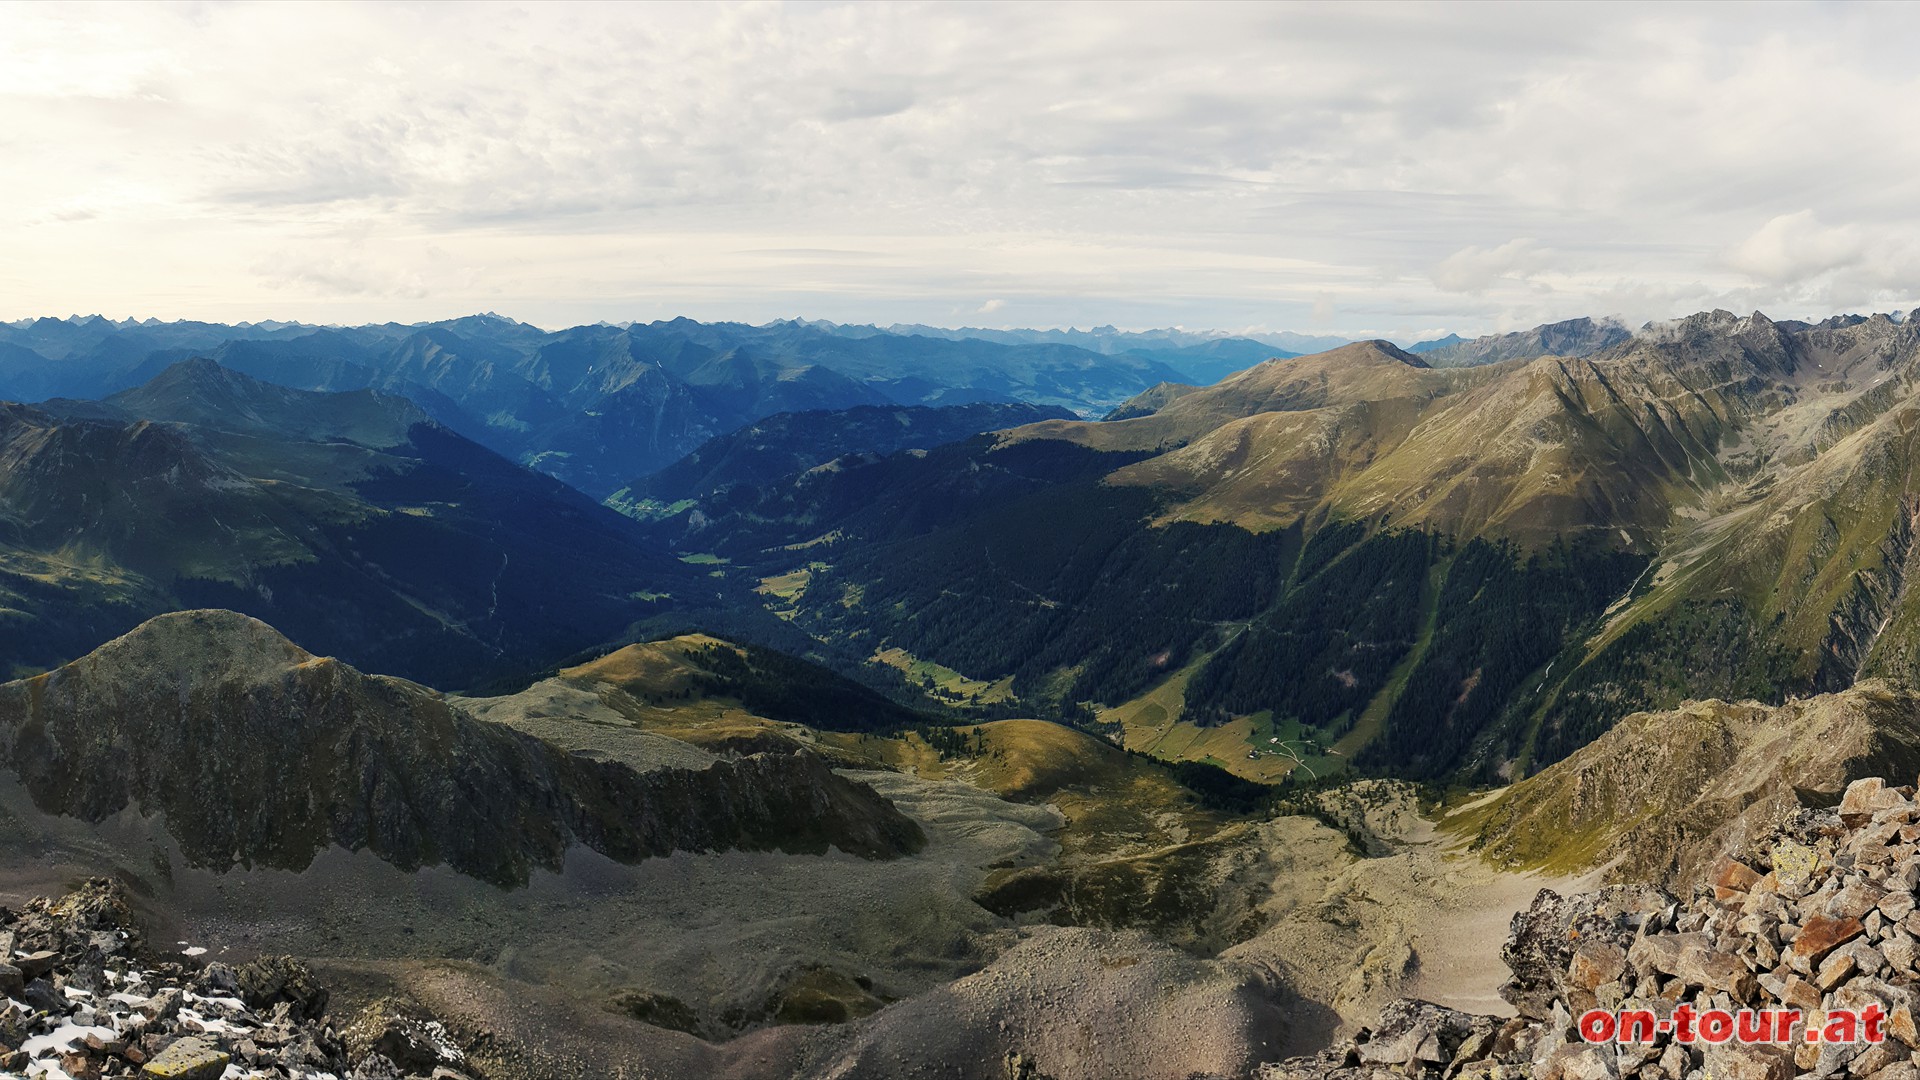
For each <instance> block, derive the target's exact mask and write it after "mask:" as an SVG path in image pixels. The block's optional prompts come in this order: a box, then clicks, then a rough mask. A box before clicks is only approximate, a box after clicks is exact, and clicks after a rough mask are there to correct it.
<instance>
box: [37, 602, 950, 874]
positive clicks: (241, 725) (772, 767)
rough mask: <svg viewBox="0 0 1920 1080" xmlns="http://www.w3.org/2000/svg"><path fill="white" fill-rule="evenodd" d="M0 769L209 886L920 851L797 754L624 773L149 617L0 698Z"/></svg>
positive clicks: (243, 634) (46, 807)
mask: <svg viewBox="0 0 1920 1080" xmlns="http://www.w3.org/2000/svg"><path fill="white" fill-rule="evenodd" d="M0 767H4V768H5V769H6V770H8V771H10V772H12V773H13V774H15V775H16V776H17V777H18V778H19V780H20V781H21V783H22V784H23V785H24V786H25V788H26V790H27V792H28V793H29V794H30V796H31V797H32V799H33V802H34V804H35V806H36V807H38V808H39V809H40V810H42V811H44V812H48V813H54V814H62V815H67V816H71V817H77V818H81V819H84V820H87V821H91V822H98V821H101V820H104V819H105V818H108V817H110V816H112V815H115V814H118V813H121V812H123V811H126V810H128V809H133V810H137V811H139V812H141V813H144V814H154V813H158V814H161V815H164V817H165V821H166V826H167V829H168V831H169V833H170V834H171V835H172V837H173V838H174V840H175V841H176V842H177V843H178V845H179V847H180V850H181V851H182V852H183V853H184V855H185V856H186V858H187V859H188V860H190V861H191V862H193V863H195V864H197V865H203V866H208V867H211V868H214V869H217V870H218V869H226V868H229V867H232V866H234V865H237V864H239V865H261V866H270V867H278V868H285V869H296V870H297V869H302V868H304V867H306V866H307V865H308V864H309V863H310V862H311V861H312V859H313V858H314V856H315V855H316V854H318V853H319V852H320V851H321V850H322V849H324V848H326V847H329V846H331V845H338V846H341V847H344V848H348V849H351V850H361V849H365V850H368V851H371V852H373V853H374V854H376V855H378V856H380V857H381V858H382V859H385V860H386V861H388V862H390V863H393V864H394V865H396V866H399V867H401V868H403V869H415V868H418V867H421V866H426V865H431V864H436V863H445V864H447V865H449V866H451V867H453V868H454V869H456V870H459V871H461V872H463V873H466V874H470V875H472V876H475V877H478V878H482V879H484V880H487V881H491V882H494V883H496V884H502V885H511V884H516V883H523V882H525V881H526V880H527V877H528V875H529V874H530V873H531V872H532V870H533V869H534V868H536V867H544V868H548V869H557V868H558V867H559V866H560V863H561V861H562V859H563V857H564V855H565V853H566V851H567V849H568V848H569V847H570V846H571V845H573V844H585V845H587V846H588V847H590V848H592V849H594V850H595V851H598V852H601V853H602V854H605V855H607V856H609V857H612V858H614V859H617V860H621V861H628V862H631V861H636V860H639V859H643V858H647V857H649V856H657V855H665V854H667V853H669V852H673V851H715V850H723V849H728V848H743V849H751V850H782V851H788V852H824V851H826V850H827V849H828V848H829V847H837V848H839V849H841V850H843V851H847V852H850V853H853V854H856V855H861V856H864V857H867V858H890V857H894V856H899V855H902V854H906V853H909V852H911V851H914V850H917V849H918V848H919V846H920V845H921V843H922V842H923V838H922V835H921V832H920V829H919V827H918V826H917V825H916V824H914V823H913V821H911V820H910V819H908V818H907V817H905V816H904V815H902V814H901V813H900V812H899V811H898V810H897V809H895V808H894V806H893V805H892V804H891V803H890V802H888V801H887V800H886V799H885V798H883V797H881V796H880V795H879V794H877V793H876V792H874V791H873V790H872V789H871V788H870V787H868V786H866V785H864V784H861V783H857V782H855V781H851V780H847V779H845V778H843V777H841V776H839V775H837V774H836V773H834V772H833V771H832V770H831V769H830V768H829V767H828V766H827V764H826V763H825V762H824V761H822V760H821V759H820V758H818V757H816V756H814V755H812V754H809V753H792V754H757V755H752V756H748V757H743V758H737V759H731V760H721V761H718V762H716V763H714V764H713V765H712V766H710V767H708V768H705V769H697V770H696V769H679V768H667V769H657V770H653V771H650V772H647V773H645V774H640V773H636V772H635V771H634V770H633V769H631V768H629V767H628V766H626V765H622V764H619V763H616V762H608V761H599V760H594V759H591V758H588V757H584V756H579V755H572V754H567V753H564V752H562V751H561V750H559V749H557V748H556V747H554V746H552V745H550V744H548V743H545V742H543V741H541V740H539V739H537V738H534V737H532V736H529V735H525V734H522V733H519V732H516V731H513V730H511V729H509V728H507V727H504V726H501V725H496V724H489V723H484V722H482V721H479V720H475V719H474V718H472V717H470V716H468V715H467V714H465V713H463V712H461V711H460V710H458V709H456V708H454V707H452V706H451V705H450V704H448V702H447V701H446V700H445V699H443V698H442V697H441V696H440V695H438V694H436V693H434V692H432V691H430V690H427V689H426V688H424V687H420V686H418V685H415V684H413V683H408V682H405V681H403V680H399V679H391V678H385V677H380V676H370V675H364V674H362V673H360V672H358V671H356V670H354V669H353V668H351V667H349V666H347V665H345V664H343V663H340V662H339V661H337V660H332V659H328V658H324V657H316V656H313V655H311V654H309V653H307V652H305V651H304V650H302V649H300V648H299V647H298V646H295V645H294V644H293V643H291V642H289V641H288V640H287V639H286V638H284V637H282V636H280V635H279V634H278V633H277V632H275V631H274V630H273V629H272V628H271V627H269V626H267V625H266V624H265V623H262V622H259V621H258V620H255V619H250V618H247V617H245V616H241V615H237V614H234V613H232V612H225V611H197V612H184V613H179V614H173V615H165V616H161V617H159V618H156V619H153V620H151V621H149V622H148V623H146V624H144V625H143V626H141V627H140V628H139V629H137V630H135V631H134V632H132V633H130V634H128V635H126V636H125V637H122V638H119V639H117V640H115V641H112V642H109V643H108V644H106V645H104V646H102V647H101V648H100V649H98V650H96V651H95V652H93V653H92V654H90V655H88V656H86V657H84V658H82V659H80V660H77V661H75V662H73V663H71V664H68V665H66V666H65V667H62V668H59V669H57V670H55V671H52V672H48V673H47V674H45V675H40V676H37V677H35V678H32V679H26V680H22V681H17V682H12V683H7V684H5V685H3V686H0Z"/></svg>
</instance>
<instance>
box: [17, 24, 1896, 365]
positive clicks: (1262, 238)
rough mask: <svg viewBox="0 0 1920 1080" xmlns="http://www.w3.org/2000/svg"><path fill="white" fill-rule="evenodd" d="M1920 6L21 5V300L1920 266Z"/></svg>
mask: <svg viewBox="0 0 1920 1080" xmlns="http://www.w3.org/2000/svg"><path fill="white" fill-rule="evenodd" d="M1915 40H1920V5H1885V6H1871V7H1867V6H1860V7H1856V6H1835V5H1814V6H1796V5H1788V4H1782V5H1767V6H1763V7H1741V6H1736V5H1731V4H1715V5H1711V6H1705V7H1686V6H1675V5H1664V4H1663V5H1657V6H1646V7H1638V6H1632V5H1625V4H1604V5H1591V6H1585V5H1578V4H1543V5H1538V6H1525V5H1518V4H1502V5H1487V6H1473V5H1462V6H1455V5H1444V4H1438V3H1433V4H1413V5H1395V4H1383V5H1364V4H1338V5H1330V6H1320V5H1313V4H1304V5H1285V6H1270V5H1260V4H1251V3H1239V4H1231V5H1223V6H1205V5H1193V4H1180V5H1169V6H1155V5H1149V4H1091V3H1089V4H1072V5H1044V4H1009V5H990V4H967V5H957V6H949V5H939V4H934V5H921V4H884V5H883V4H861V5H840V4H818V3H809V4H796V5H763V4H737V5H736V4H700V5H689V6H674V5H667V4H648V5H644V6H623V5H617V4H589V5H580V6H568V5H565V4H550V3H542V4H539V5H532V6H528V5H516V4H501V5H458V4H425V5H417V6H416V5H395V4H382V5H355V4H332V3H330V4H272V5H250V4H232V5H229V4H202V3H195V4H184V5H172V6H169V5H161V4H129V5H111V6H89V5H83V4H64V3H63V4H57V5H48V6H36V5H31V4H6V5H0V298H3V299H0V318H8V319H12V318H20V317H25V316H37V315H46V314H53V315H66V314H73V313H100V314H105V315H108V316H111V317H116V318H118V317H128V316H132V317H141V318H144V317H150V316H151V317H159V318H188V317H190V318H204V319H215V320H223V321H237V320H243V319H244V320H256V319H264V318H280V319H301V320H306V321H315V322H335V323H358V322H367V321H375V320H386V319H399V320H403V321H417V320H424V319H432V318H441V317H449V316H454V315H459V314H465V313H470V312H474V311H482V310H494V311H498V312H500V313H502V314H506V315H510V316H513V317H516V318H520V319H524V320H526V321H529V322H533V323H537V324H540V325H543V326H550V327H558V326H565V325H572V324H576V323H582V322H593V321H599V320H608V321H626V320H632V319H640V320H647V319H654V318H671V317H673V316H676V315H688V316H691V317H694V318H699V319H743V320H747V321H752V322H761V321H765V320H768V319H774V318H787V317H805V318H825V319H832V320H835V321H839V322H860V323H866V322H874V323H879V324H882V325H885V324H888V323H892V322H925V323H931V324H937V325H947V326H957V325H972V326H1008V327H1011V326H1069V325H1071V326H1093V325H1098V324H1114V325H1118V326H1121V327H1125V328H1146V327H1154V326H1182V327H1187V328H1190V329H1217V330H1261V331H1279V330H1295V331H1300V332H1306V333H1318V334H1329V333H1330V334H1342V335H1347V336H1386V337H1393V338H1395V339H1399V340H1413V339H1417V338H1420V337H1424V336H1433V335H1437V334H1439V333H1443V332H1449V331H1451V332H1458V333H1462V334H1465V335H1469V336H1471V335H1473V334H1478V333H1487V332H1496V331H1502V330H1509V329H1518V328H1524V327H1527V326H1532V325H1535V324H1537V323H1541V322H1546V321H1553V320H1557V319H1564V318H1571V317H1575V316H1579V315H1595V316H1600V315H1613V316H1618V317H1621V318H1625V319H1627V320H1628V321H1629V322H1632V323H1636V324H1637V323H1639V322H1642V321H1645V320H1648V319H1660V318H1667V317H1672V316H1677V315H1682V314H1686V313H1688V312H1692V311H1697V310H1704V309H1710V308H1715V307H1723V308H1727V309H1730V310H1734V311H1739V312H1745V311H1748V310H1753V309H1759V310H1764V311H1767V312H1768V313H1769V314H1772V315H1774V316H1775V317H1807V316H1823V315H1826V314H1829V313H1834V312H1841V311H1870V310H1906V309H1909V308H1912V307H1914V306H1916V305H1920V125H1916V124H1915V123H1914V121H1913V108H1914V106H1915V105H1916V104H1920V65H1916V64H1914V63H1912V62H1911V48H1912V43H1913V42H1914V41H1915Z"/></svg>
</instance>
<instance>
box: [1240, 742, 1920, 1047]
mask: <svg viewBox="0 0 1920 1080" xmlns="http://www.w3.org/2000/svg"><path fill="white" fill-rule="evenodd" d="M1914 793H1915V789H1914V788H1913V787H1912V786H1904V787H1891V786H1889V785H1888V784H1887V782H1886V781H1885V780H1883V779H1880V778H1867V779H1862V780H1857V781H1855V782H1854V783H1853V784H1851V785H1850V786H1849V787H1848V788H1847V790H1846V792H1845V795H1844V797H1843V798H1842V799H1841V801H1840V803H1839V805H1838V807H1837V808H1834V809H1827V810H1804V811H1802V812H1800V813H1798V814H1796V815H1794V816H1793V817H1792V818H1791V819H1789V820H1788V821H1786V822H1784V823H1783V824H1781V825H1780V826H1779V827H1777V828H1776V829H1774V830H1773V831H1772V832H1771V833H1769V834H1768V835H1767V836H1765V837H1764V838H1762V839H1760V840H1759V841H1758V842H1756V843H1754V844H1752V845H1750V846H1749V847H1748V848H1747V849H1746V850H1745V851H1743V852H1741V853H1739V854H1738V856H1737V857H1736V856H1726V857H1723V858H1722V859H1721V860H1720V861H1719V862H1718V864H1716V865H1715V866H1714V867H1713V869H1712V871H1711V873H1710V874H1709V875H1707V877H1706V878H1705V879H1704V880H1698V881H1695V882H1694V883H1693V884H1692V886H1691V890H1690V892H1689V895H1688V896H1687V897H1686V898H1684V899H1682V898H1680V897H1677V896H1675V895H1673V894H1670V893H1668V892H1667V891H1665V890H1663V889H1660V888H1657V887H1653V886H1646V885H1610V886H1607V887H1605V888H1603V889H1601V890H1599V891H1596V892H1590V893H1584V894H1579V895H1574V896H1561V895H1559V894H1557V893H1555V892H1554V891H1552V890H1542V891H1541V892H1540V894H1539V895H1538V897H1536V898H1535V900H1534V902H1533V905H1532V906H1531V907H1530V908H1529V909H1528V910H1527V911H1524V912H1521V913H1519V914H1517V915H1515V916H1514V918H1513V924H1512V930H1511V933H1510V934H1509V936H1508V938H1507V941H1506V944H1505V946H1504V947H1503V948H1502V950H1501V958H1502V959H1503V960H1504V961H1505V962H1506V965H1507V967H1508V969H1509V970H1510V972H1511V978H1510V979H1509V980H1508V981H1507V983H1506V984H1505V985H1503V986H1502V987H1501V988H1500V995H1501V997H1502V998H1504V999H1505V1000H1506V1001H1507V1002H1508V1003H1509V1004H1511V1005H1512V1006H1513V1008H1514V1009H1515V1010H1516V1012H1517V1013H1518V1015H1517V1016H1514V1017H1511V1018H1503V1017H1497V1016H1484V1015H1473V1014H1470V1013H1466V1012H1462V1011H1459V1010H1456V1009H1449V1008H1446V1007H1444V1006H1440V1005H1436V1004H1433V1003H1431V1002H1425V1001H1415V1000H1409V999H1402V1000H1399V1001H1396V1002H1394V1003H1392V1004H1390V1005H1388V1006H1387V1007H1386V1008H1385V1009H1383V1010H1382V1012H1381V1017H1380V1020H1379V1022H1378V1023H1377V1024H1375V1025H1373V1026H1372V1027H1371V1028H1368V1029H1363V1030H1362V1031H1360V1032H1359V1033H1358V1034H1357V1035H1356V1036H1355V1037H1354V1038H1352V1039H1350V1040H1347V1041H1345V1042H1344V1043H1342V1044H1340V1045H1337V1046H1335V1047H1333V1048H1332V1049H1329V1050H1327V1051H1325V1052H1323V1053H1322V1054H1321V1055H1319V1056H1318V1057H1313V1058H1296V1059H1292V1060H1289V1061H1287V1062H1284V1063H1281V1064H1277V1065H1269V1066H1266V1067H1264V1068H1263V1070H1262V1071H1261V1072H1260V1073H1259V1076H1260V1077H1261V1080H1360V1078H1368V1080H1375V1078H1378V1080H1384V1078H1385V1077H1388V1076H1414V1077H1422V1078H1433V1080H1439V1078H1452V1077H1474V1078H1486V1080H1515V1078H1521V1077H1532V1078H1537V1080H1788V1078H1789V1077H1794V1076H1806V1077H1814V1078H1818V1080H1825V1078H1828V1077H1872V1078H1875V1080H1913V1078H1914V1077H1916V1076H1920V1065H1917V1064H1916V1062H1915V1060H1914V1058H1913V1055H1914V1052H1915V1051H1916V1050H1920V1024H1917V1023H1916V1020H1915V1014H1916V1010H1920V913H1917V912H1916V903H1920V805H1916V803H1915V801H1914ZM1683 1007H1687V1008H1691V1009H1692V1010H1693V1012H1694V1014H1695V1015H1698V1014H1702V1013H1705V1012H1707V1011H1708V1010H1724V1011H1727V1012H1735V1011H1738V1010H1776V1009H1777V1010H1798V1011H1799V1012H1800V1013H1801V1015H1802V1019H1801V1021H1800V1022H1799V1023H1797V1024H1796V1025H1795V1026H1794V1027H1793V1029H1792V1031H1791V1032H1790V1037H1789V1038H1787V1039H1784V1040H1779V1039H1777V1038H1776V1040H1775V1041H1773V1042H1763V1043H1755V1044H1746V1045H1743V1044H1741V1043H1740V1042H1739V1041H1738V1040H1729V1041H1726V1042H1722V1043H1718V1044H1709V1043H1706V1042H1704V1041H1703V1040H1694V1041H1693V1042H1691V1043H1690V1044H1689V1043H1686V1042H1682V1041H1678V1040H1676V1039H1675V1038H1674V1037H1673V1036H1672V1035H1670V1034H1669V1033H1666V1032H1661V1033H1658V1034H1656V1035H1655V1036H1654V1038H1652V1039H1650V1040H1647V1041H1644V1042H1620V1043H1612V1042H1606V1043H1597V1042H1587V1041H1585V1040H1583V1039H1582V1037H1581V1035H1580V1032H1579V1030H1578V1028H1577V1020H1578V1018H1579V1017H1580V1016H1581V1015H1582V1014H1583V1013H1585V1012H1587V1011H1588V1010H1590V1009H1603V1010H1608V1011H1610V1012H1613V1013H1616V1014H1617V1013H1620V1012H1622V1011H1624V1010H1647V1011H1648V1012H1650V1013H1651V1014H1653V1016H1655V1017H1656V1018H1658V1020H1660V1021H1672V1020H1673V1019H1674V1018H1675V1016H1676V1013H1677V1010H1680V1009H1682V1008H1683ZM1869 1009H1874V1010H1877V1011H1878V1013H1879V1014H1881V1015H1883V1016H1884V1017H1885V1021H1884V1033H1885V1036H1886V1037H1885V1038H1883V1039H1881V1040H1880V1041H1878V1042H1873V1041H1869V1040H1866V1039H1861V1040H1857V1041H1821V1040H1809V1039H1808V1038H1806V1037H1805V1031H1806V1027H1807V1025H1809V1024H1812V1025H1815V1026H1816V1027H1817V1026H1819V1025H1821V1024H1823V1023H1824V1022H1825V1021H1826V1018H1827V1017H1828V1016H1829V1015H1832V1014H1836V1013H1837V1012H1846V1013H1851V1014H1853V1015H1855V1016H1865V1015H1867V1013H1868V1010H1869Z"/></svg>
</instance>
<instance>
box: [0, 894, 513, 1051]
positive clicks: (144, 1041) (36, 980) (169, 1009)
mask: <svg viewBox="0 0 1920 1080" xmlns="http://www.w3.org/2000/svg"><path fill="white" fill-rule="evenodd" d="M142 946H143V942H142V939H141V935H140V932H139V930H138V929H137V928H136V925H135V922H134V919H133V913H132V911H131V909H130V908H129V906H128V903H127V897H126V895H125V893H124V892H123V890H122V889H121V887H120V886H119V885H118V884H117V883H115V882H112V881H109V880H106V879H98V880H94V881H90V882H88V883H86V884H85V885H84V886H82V887H81V888H80V889H78V890H77V891H75V892H73V893H71V894H69V895H68V896H66V897H63V898H61V899H59V900H35V901H33V902H32V903H30V904H29V905H27V909H26V911H24V912H22V913H17V914H16V913H14V912H11V911H8V910H6V909H5V908H0V957H5V958H6V961H5V962H0V1077H9V1078H11V1077H21V1076H24V1077H28V1078H31V1080H40V1078H45V1080H100V1078H102V1077H113V1076H141V1077H148V1078H151V1080H216V1078H224V1080H240V1078H246V1080H322V1078H327V1080H339V1078H342V1077H351V1078H353V1080H396V1078H400V1077H431V1078H433V1080H477V1076H478V1074H477V1072H475V1071H473V1070H472V1069H471V1066H469V1065H467V1063H466V1060H465V1055H464V1054H463V1053H462V1052H461V1050H460V1049H459V1048H458V1046H456V1045H455V1041H454V1040H453V1039H452V1038H451V1037H450V1036H449V1034H448V1033H447V1031H446V1030H445V1029H444V1028H442V1027H441V1026H440V1024H439V1023H438V1022H436V1021H434V1020H433V1019H431V1018H429V1017H425V1016H423V1015H420V1014H419V1013H418V1012H417V1011H413V1010H410V1009H408V1008H406V1007H405V1006H403V1005H401V1004H399V1003H396V1002H392V1001H382V1002H375V1003H374V1004H372V1005H369V1006H368V1007H367V1008H366V1009H364V1010H362V1012H361V1013H360V1015H359V1016H358V1017H357V1018H355V1019H354V1020H353V1021H352V1022H351V1023H349V1024H347V1025H346V1026H345V1027H343V1028H336V1027H335V1026H334V1025H333V1022H332V1019H331V1018H330V1017H328V1016H327V1014H326V1010H327V998H328V994H327V991H326V989H325V988H324V987H322V986H320V985H319V984H318V983H317V982H316V981H315V980H314V978H313V975H312V973H311V972H309V971H308V970H307V969H306V967H305V966H304V965H302V964H301V963H299V962H298V961H296V960H293V959H291V958H288V957H267V958H262V959H259V960H255V961H253V962H251V963H248V964H245V965H243V966H241V967H238V968H235V967H231V966H229V965H227V964H222V963H209V964H205V965H204V966H200V965H199V964H197V963H196V962H194V961H192V960H190V959H188V958H186V957H184V956H183V957H181V960H186V962H185V963H182V962H178V961H157V962H156V961H150V960H146V959H143V957H145V956H146V955H147V954H146V951H145V950H144V949H143V947H142Z"/></svg>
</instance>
